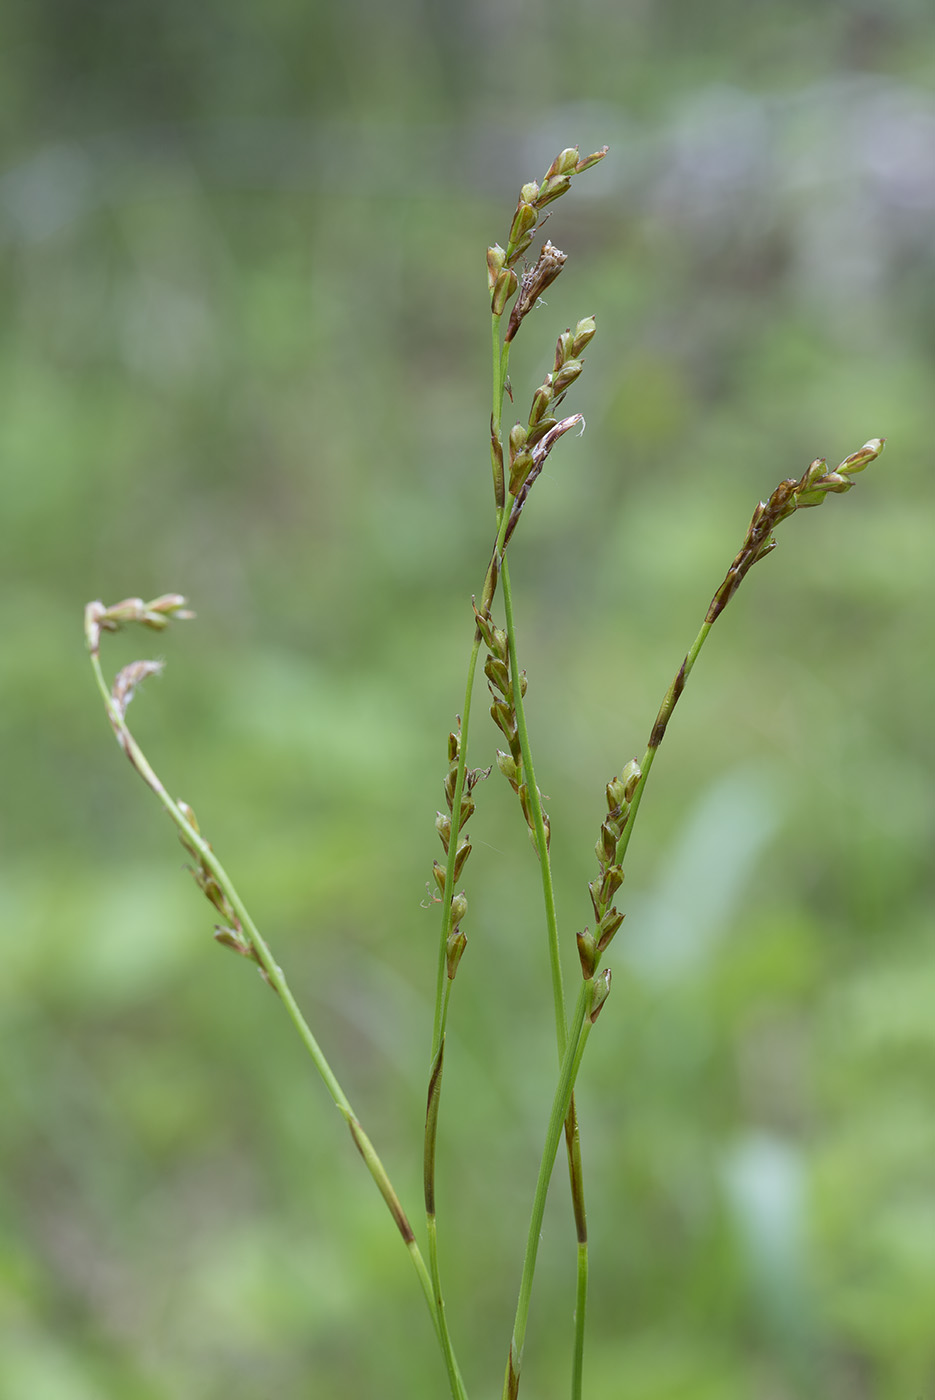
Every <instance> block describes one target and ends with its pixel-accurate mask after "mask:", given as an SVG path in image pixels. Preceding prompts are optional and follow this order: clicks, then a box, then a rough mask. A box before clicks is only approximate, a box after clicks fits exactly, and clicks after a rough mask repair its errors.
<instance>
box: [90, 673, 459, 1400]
mask: <svg viewBox="0 0 935 1400" xmlns="http://www.w3.org/2000/svg"><path fill="white" fill-rule="evenodd" d="M90 656H91V666H92V668H93V671H94V677H95V680H96V682H97V686H98V689H99V691H100V693H101V698H102V699H103V701H104V706H105V708H106V710H107V716H108V718H109V720H110V723H111V726H112V728H113V730H114V733H115V734H116V736H117V740H118V742H119V744H120V746H121V748H122V749H123V751H124V753H125V754H126V755H127V758H128V759H129V760H130V762H131V764H132V765H133V767H134V768H135V769H136V771H137V772H138V773H139V775H140V777H141V778H142V779H143V781H144V782H145V783H146V784H147V786H148V787H149V788H151V789H152V791H153V792H154V793H155V794H156V796H157V797H158V798H159V800H160V802H161V803H162V805H163V807H164V808H165V809H166V811H167V812H168V814H169V816H170V817H171V818H172V820H173V821H174V822H175V825H176V826H177V827H178V829H179V831H181V832H182V833H183V835H184V837H185V840H186V843H187V844H188V845H189V846H190V847H191V848H192V849H193V850H195V851H197V853H198V858H199V860H200V861H201V862H202V863H203V864H204V865H205V866H206V867H207V869H208V870H210V871H211V874H212V875H213V876H214V879H215V880H216V881H217V883H218V886H219V887H220V888H221V889H222V890H223V891H224V894H225V895H226V897H227V899H228V901H229V902H230V906H231V908H232V909H233V910H234V913H235V914H236V916H237V918H238V920H239V922H240V925H241V927H242V929H243V931H244V933H245V934H246V935H247V938H248V939H249V941H250V946H251V947H252V949H253V951H254V953H255V955H256V960H257V962H258V963H259V965H260V967H262V969H263V971H264V973H265V974H266V978H267V980H268V982H269V983H270V985H271V986H272V987H273V988H274V990H275V991H276V992H277V993H278V994H279V998H280V1001H281V1002H282V1004H283V1006H284V1007H285V1008H286V1013H287V1015H288V1016H289V1019H290V1020H291V1021H292V1024H293V1025H294V1027H295V1029H296V1031H297V1032H298V1035H299V1038H300V1039H301V1041H302V1043H303V1045H304V1046H305V1048H306V1050H307V1051H308V1053H309V1055H310V1056H311V1059H312V1063H313V1064H314V1066H315V1068H316V1069H317V1071H318V1073H319V1075H320V1077H321V1079H322V1080H323V1082H324V1085H325V1088H326V1089H327V1090H328V1093H329V1095H330V1096H331V1099H332V1101H333V1103H334V1105H335V1107H336V1108H337V1109H338V1112H339V1113H340V1114H341V1116H342V1118H343V1119H344V1121H345V1122H346V1123H347V1125H348V1128H349V1130H350V1134H351V1137H352V1139H353V1141H354V1144H355V1146H356V1147H357V1150H358V1151H359V1152H360V1155H361V1157H362V1158H363V1159H364V1162H365V1163H366V1166H367V1170H368V1171H369V1172H370V1175H371V1177H372V1178H373V1181H374V1182H375V1184H376V1186H377V1189H378V1190H379V1192H380V1194H381V1196H382V1197H383V1199H384V1201H385V1202H386V1205H387V1208H388V1210H389V1212H390V1214H391V1215H392V1217H393V1220H394V1221H395V1223H396V1228H397V1229H398V1230H399V1233H400V1235H401V1236H402V1238H403V1242H404V1244H405V1246H406V1249H407V1251H408V1253H409V1257H410V1259H411V1260H412V1264H413V1267H414V1269H415V1271H416V1275H417V1277H418V1280H419V1284H420V1286H421V1288H422V1292H423V1294H424V1296H425V1300H426V1304H427V1306H428V1310H429V1315H430V1317H431V1319H432V1324H433V1326H434V1328H435V1333H436V1336H437V1337H438V1340H439V1344H440V1345H441V1347H442V1352H443V1354H444V1356H445V1362H446V1366H447V1368H448V1375H449V1382H450V1385H451V1393H452V1396H453V1398H454V1400H465V1391H464V1385H463V1382H462V1380H461V1376H460V1373H459V1371H458V1367H457V1362H456V1361H455V1358H454V1354H453V1352H452V1349H451V1343H450V1341H449V1340H448V1337H447V1327H446V1324H445V1319H444V1313H443V1311H442V1310H441V1309H440V1307H439V1303H438V1299H437V1297H436V1292H435V1289H434V1288H433V1285H432V1280H431V1278H430V1276H429V1272H428V1270H427V1268H426V1266H425V1260H424V1259H423V1257H422V1253H421V1251H420V1249H419V1246H418V1244H417V1243H416V1239H415V1235H414V1233H413V1230H412V1226H411V1225H410V1224H409V1221H408V1219H407V1217H406V1213H405V1211H404V1210H403V1207H402V1204H401V1202H400V1200H399V1197H398V1196H397V1194H396V1191H395V1189H394V1187H393V1184H392V1182H391V1181H390V1178H389V1176H388V1174H387V1171H386V1168H385V1167H384V1166H383V1163H382V1162H381V1161H380V1158H379V1156H378V1154H377V1152H376V1149H375V1148H374V1146H373V1143H372V1142H371V1141H370V1139H369V1137H368V1136H367V1134H366V1133H365V1132H364V1130H363V1128H362V1127H361V1124H360V1120H359V1119H358V1117H357V1115H356V1113H355V1112H354V1109H353V1106H352V1104H351V1102H350V1100H349V1099H348V1097H347V1095H346V1094H345V1092H344V1090H343V1089H342V1088H341V1085H340V1083H339V1082H338V1079H337V1077H336V1075H335V1073H334V1071H333V1070H332V1068H331V1066H330V1064H329V1063H328V1060H327V1058H326V1056H325V1054H324V1052H323V1050H322V1049H321V1046H320V1045H319V1044H318V1041H317V1040H316V1039H315V1036H314V1035H313V1033H312V1030H311V1027H310V1026H309V1024H308V1022H307V1021H306V1020H305V1017H304V1016H303V1015H302V1012H301V1010H300V1009H299V1006H298V1003H297V1002H296V1000H295V997H294V996H293V995H292V991H291V989H290V987H289V984H288V982H287V981H286V978H285V974H284V973H283V971H282V968H281V967H279V965H278V964H277V962H276V960H275V958H274V957H273V955H272V952H271V950H270V948H269V945H268V944H267V943H266V940H265V939H264V938H263V936H262V934H261V933H260V931H259V929H258V928H257V926H256V924H255V923H254V922H253V918H252V917H251V915H250V912H249V910H248V909H247V907H246V905H245V904H244V902H243V900H242V899H241V897H240V895H239V894H238V892H237V889H236V887H235V886H234V883H233V881H232V880H231V878H230V876H229V875H228V873H227V871H226V870H225V869H224V866H223V865H222V864H221V862H220V861H219V860H218V858H217V856H216V855H215V854H214V851H213V850H212V849H211V846H210V845H209V843H208V842H207V841H206V840H205V839H204V837H203V836H202V835H201V833H200V832H199V831H197V830H196V829H195V827H194V826H193V825H192V824H191V822H190V821H189V820H188V818H187V817H186V816H185V814H184V812H183V811H182V810H181V808H180V807H179V805H178V803H176V802H175V801H174V800H173V798H172V797H171V796H170V795H169V793H168V791H167V790H166V788H165V787H164V785H163V783H162V781H161V780H160V778H159V777H158V775H157V774H156V772H155V771H154V769H153V768H152V766H151V765H150V763H149V760H148V759H147V758H146V755H145V754H144V753H143V750H142V749H141V748H140V746H139V744H138V743H137V742H136V739H135V738H134V737H133V735H132V733H131V732H130V730H129V728H128V727H127V724H126V721H125V719H124V717H123V714H122V712H121V710H120V708H119V707H118V706H117V704H116V703H115V701H114V698H113V696H112V695H111V692H110V690H109V688H108V686H107V682H106V681H105V679H104V674H103V672H102V670H101V663H100V657H99V656H98V654H97V652H96V651H95V650H92V651H91V653H90Z"/></svg>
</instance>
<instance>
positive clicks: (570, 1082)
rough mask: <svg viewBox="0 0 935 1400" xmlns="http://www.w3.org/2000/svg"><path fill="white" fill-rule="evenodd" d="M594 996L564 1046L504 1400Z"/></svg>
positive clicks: (514, 1385) (514, 1375) (582, 1000)
mask: <svg viewBox="0 0 935 1400" xmlns="http://www.w3.org/2000/svg"><path fill="white" fill-rule="evenodd" d="M593 993H594V982H593V981H587V982H583V983H582V985H581V991H580V992H579V994H578V1000H577V1003H576V1005H575V1011H574V1016H573V1018H572V1023H571V1028H570V1031H569V1034H568V1040H567V1044H566V1046H565V1054H564V1056H563V1057H562V1065H561V1070H560V1072H559V1076H558V1083H557V1084H556V1086H555V1095H554V1097H553V1100H552V1110H551V1113H550V1114H549V1124H548V1128H547V1130H546V1137H545V1146H544V1147H543V1149H542V1157H541V1160H540V1163H539V1175H538V1178H537V1180H536V1192H535V1196H534V1198H533V1206H532V1215H531V1217H530V1221H529V1232H528V1234H527V1236H526V1253H525V1256H524V1258H523V1273H522V1278H521V1280H520V1288H519V1298H518V1300H517V1304H516V1317H515V1320H514V1323H513V1337H512V1340H511V1342H510V1355H509V1359H508V1361H507V1367H506V1374H505V1376H504V1381H503V1400H516V1396H517V1394H518V1392H519V1382H520V1373H521V1370H522V1364H523V1346H524V1343H525V1340H526V1326H527V1323H528V1321H529V1304H530V1300H531V1298H532V1283H533V1276H534V1275H535V1271H536V1256H537V1255H538V1252H539V1239H540V1236H541V1233H542V1220H543V1217H544V1214H545V1203H546V1197H547V1196H548V1190H549V1180H550V1178H551V1175H552V1168H553V1167H554V1165H555V1154H556V1152H557V1151H558V1141H559V1138H560V1137H561V1134H562V1128H563V1126H564V1123H565V1120H566V1118H567V1117H568V1108H569V1105H570V1103H571V1096H572V1092H573V1090H574V1086H575V1080H576V1079H577V1076H578V1070H579V1068H580V1065H581V1058H582V1056H583V1054H584V1049H585V1046H586V1044H587V1040H588V1036H589V1034H590V1032H591V1021H590V1018H589V1016H588V1013H589V1012H590V1009H591V1005H592V998H593ZM579 1283H580V1280H579Z"/></svg>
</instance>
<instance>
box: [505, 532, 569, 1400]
mask: <svg viewBox="0 0 935 1400" xmlns="http://www.w3.org/2000/svg"><path fill="white" fill-rule="evenodd" d="M501 583H502V588H503V610H504V613H505V615H506V634H507V642H508V645H509V648H510V670H511V673H512V675H513V676H514V677H518V676H519V661H518V658H517V650H516V625H515V622H514V618H513V591H512V588H511V586H510V571H509V564H508V562H507V560H506V559H504V561H503V572H502V580H501ZM514 703H515V706H516V727H517V731H518V733H519V741H520V746H521V749H522V754H523V769H524V775H525V778H526V787H527V791H528V793H529V805H530V808H531V811H532V817H533V822H534V827H535V834H536V845H537V848H538V854H539V869H540V872H541V876H542V899H543V904H544V906H545V920H546V932H547V938H548V950H549V971H550V974H551V981H552V1005H553V1010H554V1014H555V1043H556V1046H557V1049H558V1058H559V1063H560V1064H561V1062H562V1060H563V1059H564V1055H565V1050H566V1046H567V1043H568V1028H567V1023H566V1012H565V989H564V983H563V980H562V963H561V955H560V952H559V942H558V919H557V916H556V912H555V889H554V884H553V881H552V864H551V860H550V857H549V842H548V838H547V836H546V830H545V821H544V819H543V815H542V802H541V800H540V797H539V789H538V787H537V785H536V774H535V769H534V766H533V760H532V746H531V744H530V742H529V729H528V726H527V724H526V709H525V704H524V702H523V695H522V686H521V685H519V684H518V683H515V684H514ZM565 1143H566V1149H567V1156H568V1179H569V1187H570V1190H571V1199H572V1209H573V1211H574V1216H575V1233H576V1237H577V1259H576V1286H575V1315H574V1321H575V1336H574V1344H573V1351H572V1382H571V1400H581V1390H582V1384H583V1366H584V1329H585V1322H586V1315H587V1298H588V1218H587V1211H586V1208H585V1200H584V1169H583V1165H582V1162H581V1137H580V1133H579V1130H578V1114H577V1110H576V1108H575V1098H574V1093H572V1095H571V1098H570V1100H569V1105H568V1116H567V1120H566V1123H565Z"/></svg>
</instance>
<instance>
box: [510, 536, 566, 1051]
mask: <svg viewBox="0 0 935 1400" xmlns="http://www.w3.org/2000/svg"><path fill="white" fill-rule="evenodd" d="M500 579H501V585H502V588H503V610H504V612H505V614H506V635H507V645H508V646H509V649H510V679H511V681H512V684H513V708H514V710H515V711H516V729H517V733H518V735H519V744H520V750H521V752H522V755H523V781H524V782H525V784H526V791H527V793H528V796H529V806H530V810H531V812H532V817H533V823H534V829H535V833H536V845H537V846H538V849H539V868H540V870H541V872H542V898H543V902H544V904H545V921H546V930H547V934H548V944H549V971H550V973H551V977H552V1006H553V1011H554V1013H555V1040H556V1044H557V1045H558V1056H559V1060H561V1058H562V1056H563V1055H564V1053H565V1043H566V1040H567V1037H568V1030H567V1025H566V1020H565V991H564V987H563V984H562V962H561V956H560V954H559V946H558V921H557V919H556V914H555V891H554V888H553V885H552V867H551V864H550V862H549V847H548V841H547V839H546V831H545V821H544V819H543V816H542V803H541V801H540V800H539V789H538V787H537V786H536V773H535V769H534V767H533V762H532V749H531V747H530V743H529V730H528V727H527V725H526V708H525V705H524V703H523V696H522V686H521V685H520V671H519V661H518V659H517V654H516V624H515V622H514V618H513V593H512V589H511V588H510V570H509V565H508V563H507V561H506V559H505V558H504V560H503V567H502V569H501V571H500Z"/></svg>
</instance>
